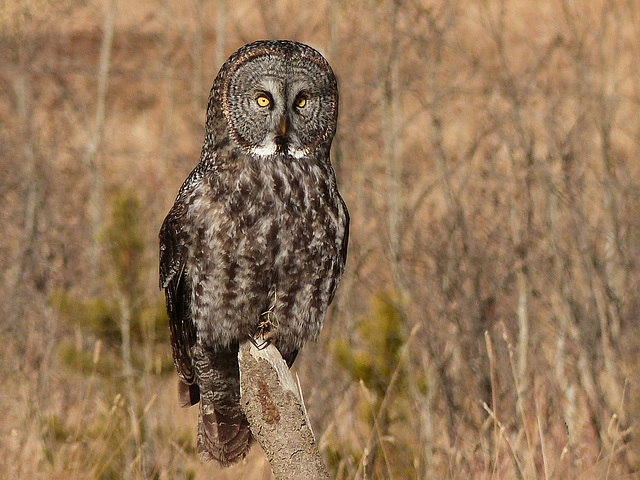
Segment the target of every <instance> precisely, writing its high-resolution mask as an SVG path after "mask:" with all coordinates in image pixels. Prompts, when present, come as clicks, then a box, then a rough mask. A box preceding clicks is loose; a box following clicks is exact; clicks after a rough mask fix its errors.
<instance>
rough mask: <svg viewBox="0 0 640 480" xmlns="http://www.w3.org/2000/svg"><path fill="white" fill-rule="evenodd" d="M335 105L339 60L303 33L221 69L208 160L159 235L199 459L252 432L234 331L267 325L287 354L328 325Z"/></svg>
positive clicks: (334, 281) (341, 208)
mask: <svg viewBox="0 0 640 480" xmlns="http://www.w3.org/2000/svg"><path fill="white" fill-rule="evenodd" d="M337 117H338V89H337V82H336V78H335V76H334V74H333V71H332V70H331V67H330V66H329V64H328V63H327V61H326V60H325V59H324V58H323V57H322V55H320V53H318V52H317V51H316V50H314V49H313V48H311V47H309V46H307V45H304V44H301V43H297V42H292V41H258V42H254V43H251V44H249V45H246V46H244V47H242V48H240V49H239V50H238V51H237V52H235V53H234V54H233V55H231V57H230V58H229V59H228V60H227V61H226V62H225V63H224V65H223V66H222V67H221V69H220V72H219V73H218V75H217V77H216V79H215V80H214V82H213V88H212V89H211V93H210V95H209V104H208V108H207V116H206V124H205V138H204V145H203V147H202V153H201V155H200V161H199V163H198V165H197V166H196V167H195V169H194V170H193V171H192V172H191V174H190V175H189V176H188V177H187V179H186V180H185V182H184V184H183V185H182V187H181V188H180V191H179V192H178V196H177V198H176V200H175V203H174V205H173V207H172V208H171V210H170V211H169V213H168V214H167V217H166V218H165V220H164V222H163V224H162V227H161V229H160V234H159V239H160V287H161V288H163V289H164V291H165V296H166V304H167V312H168V314H169V325H170V331H171V344H172V351H173V359H174V364H175V367H176V369H177V371H178V375H179V380H180V381H179V400H180V403H181V405H182V406H185V407H186V406H190V405H195V404H197V403H199V404H200V407H199V409H200V410H199V414H198V433H197V443H198V452H199V454H200V457H201V459H202V460H205V461H207V460H215V461H217V462H218V463H219V464H220V465H222V466H227V465H230V464H232V463H234V462H236V461H238V460H240V459H242V458H244V456H245V455H246V454H247V452H248V450H249V448H250V446H251V443H252V442H253V437H252V435H251V432H250V430H249V425H248V423H247V419H246V417H245V416H244V414H243V412H242V409H241V407H240V381H239V372H238V348H239V344H240V343H242V342H244V341H247V340H248V339H251V338H254V337H255V336H256V335H257V334H263V335H264V337H265V338H266V339H267V340H268V341H270V342H271V343H273V344H274V345H275V346H276V348H277V349H278V350H279V352H280V353H281V355H282V357H283V358H284V359H285V360H286V362H287V364H288V365H289V366H291V364H292V363H293V361H294V360H295V358H296V355H297V354H298V351H299V350H300V348H302V346H303V345H304V343H305V342H306V341H307V340H315V339H317V337H318V335H319V333H320V329H321V328H322V323H323V320H324V316H325V312H326V310H327V307H328V306H329V304H330V303H331V301H332V299H333V297H334V294H335V292H336V287H337V285H338V281H339V280H340V277H341V276H342V273H343V271H344V267H345V261H346V256H347V242H348V236H349V214H348V211H347V207H346V205H345V203H344V201H343V199H342V197H341V196H340V193H339V192H338V188H337V185H336V176H335V173H334V170H333V168H332V166H331V163H330V159H329V150H330V147H331V142H332V140H333V137H334V135H335V132H336V125H337Z"/></svg>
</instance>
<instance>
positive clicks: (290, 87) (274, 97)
mask: <svg viewBox="0 0 640 480" xmlns="http://www.w3.org/2000/svg"><path fill="white" fill-rule="evenodd" d="M220 75H224V78H225V81H224V82H223V84H222V86H221V92H220V93H221V94H222V111H223V113H224V116H225V118H226V122H227V126H228V130H229V133H231V136H232V137H233V138H234V139H235V141H236V142H237V144H238V145H239V146H240V147H241V148H242V149H243V150H244V151H246V152H247V153H250V154H252V155H255V156H260V157H269V156H272V155H280V154H281V155H285V156H292V157H295V158H302V157H304V156H307V155H309V154H310V153H312V152H314V151H315V150H316V149H317V148H318V147H320V146H327V147H328V146H330V144H331V140H332V139H333V136H334V134H335V129H336V120H337V113H338V112H337V110H338V91H337V85H336V79H335V76H334V74H333V72H332V71H331V67H329V64H328V63H327V61H326V60H325V59H324V58H323V57H322V56H321V55H320V54H319V53H318V52H316V51H315V50H313V49H312V48H310V47H308V46H306V45H302V44H299V43H295V42H285V41H277V42H268V41H264V42H256V43H253V44H250V45H248V46H246V47H243V48H242V49H240V50H239V51H238V52H236V54H234V55H233V56H232V57H231V58H230V59H229V61H227V63H226V64H225V66H223V68H222V69H221V73H220Z"/></svg>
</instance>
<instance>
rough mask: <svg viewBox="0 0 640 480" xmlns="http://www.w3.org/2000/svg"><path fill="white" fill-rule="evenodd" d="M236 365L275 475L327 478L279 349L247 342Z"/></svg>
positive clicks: (249, 411) (244, 403) (255, 428)
mask: <svg viewBox="0 0 640 480" xmlns="http://www.w3.org/2000/svg"><path fill="white" fill-rule="evenodd" d="M262 341H263V339H262V337H259V338H258V339H257V343H258V345H259V344H260V342H262ZM238 364H239V366H240V397H241V402H242V409H243V410H244V413H245V415H246V416H247V419H248V420H249V427H250V428H251V433H253V436H254V437H255V438H256V439H257V440H258V443H259V444H260V446H261V447H262V449H263V450H264V452H265V455H266V456H267V459H268V460H269V463H270V464H271V469H272V470H273V473H274V475H275V476H276V478H277V479H292V478H300V479H303V478H304V479H308V480H313V479H326V478H329V472H328V471H327V467H326V466H325V465H324V463H323V461H322V457H321V456H320V451H319V450H318V447H317V445H316V441H315V438H314V436H313V432H312V431H311V425H310V423H309V419H308V418H307V415H306V411H305V409H304V406H303V405H302V402H301V400H300V397H299V396H298V389H297V387H296V383H295V382H294V380H293V377H292V376H291V372H290V371H289V368H288V367H287V364H286V363H285V361H284V360H283V359H282V357H281V356H280V353H279V352H278V350H277V349H276V347H275V346H273V345H269V346H267V347H266V348H258V347H256V346H255V345H254V344H253V343H251V342H245V343H244V344H242V345H241V346H240V352H239V354H238Z"/></svg>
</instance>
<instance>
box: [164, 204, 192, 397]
mask: <svg viewBox="0 0 640 480" xmlns="http://www.w3.org/2000/svg"><path fill="white" fill-rule="evenodd" d="M186 210H187V209H186V206H185V204H184V203H182V202H181V198H180V196H179V197H178V199H177V200H176V203H175V204H174V206H173V208H171V210H170V211H169V214H168V215H167V217H166V218H165V220H164V222H163V223H162V228H161V229H160V234H159V239H160V288H164V291H165V297H166V301H167V314H168V315H169V327H170V332H171V347H172V351H173V362H174V364H175V366H176V369H177V371H178V375H179V376H180V380H181V382H182V383H184V384H185V385H187V386H189V389H188V391H189V393H190V398H189V403H190V404H191V405H193V404H195V403H197V402H198V399H199V394H198V393H199V392H198V391H197V385H195V374H194V369H193V361H192V358H191V347H192V346H193V345H194V344H195V341H196V330H195V326H194V324H193V320H192V318H191V280H190V278H189V274H188V269H187V268H186V266H187V261H188V258H187V244H186V238H187V237H186V235H185V227H186V225H185V222H186V219H185V214H186ZM182 403H183V404H186V403H187V402H186V401H185V400H183V401H182Z"/></svg>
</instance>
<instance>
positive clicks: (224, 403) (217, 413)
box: [195, 349, 253, 467]
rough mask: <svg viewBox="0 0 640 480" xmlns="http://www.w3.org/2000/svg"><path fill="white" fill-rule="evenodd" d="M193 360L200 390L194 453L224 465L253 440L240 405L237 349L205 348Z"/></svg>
mask: <svg viewBox="0 0 640 480" xmlns="http://www.w3.org/2000/svg"><path fill="white" fill-rule="evenodd" d="M203 357H204V358H202V357H201V358H198V359H196V361H195V366H196V377H197V382H198V386H199V390H200V392H199V393H200V412H199V415H198V453H199V454H200V458H201V459H202V460H203V461H210V460H215V461H216V462H218V463H219V464H220V465H221V466H223V467H226V466H229V465H231V464H233V463H235V462H238V461H240V460H242V459H243V458H244V457H245V456H246V455H247V453H248V452H249V449H250V448H251V445H252V443H253V436H252V435H251V431H250V430H249V422H247V418H246V417H245V416H244V413H243V412H242V408H241V407H240V376H239V373H238V352H237V349H236V350H235V352H234V349H231V350H222V351H221V350H217V351H216V352H211V351H208V352H206V353H205V355H203Z"/></svg>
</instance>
